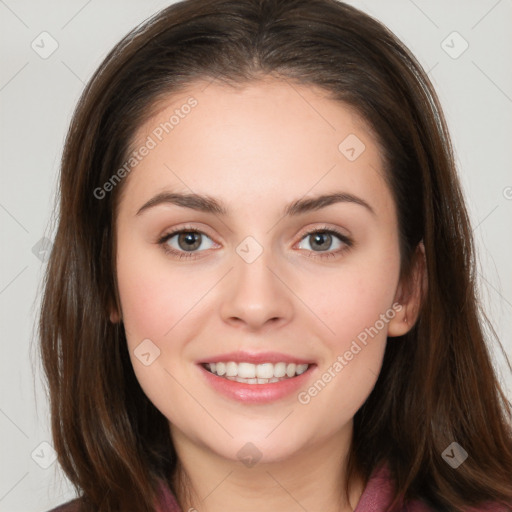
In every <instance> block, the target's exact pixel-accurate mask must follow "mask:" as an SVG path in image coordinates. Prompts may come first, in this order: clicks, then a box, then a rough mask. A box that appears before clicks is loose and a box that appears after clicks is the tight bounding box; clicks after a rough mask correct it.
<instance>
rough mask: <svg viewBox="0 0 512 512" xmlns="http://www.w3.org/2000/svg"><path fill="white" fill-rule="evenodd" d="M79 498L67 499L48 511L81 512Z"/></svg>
mask: <svg viewBox="0 0 512 512" xmlns="http://www.w3.org/2000/svg"><path fill="white" fill-rule="evenodd" d="M80 504H81V500H80V498H76V499H74V500H71V501H68V502H66V503H63V504H62V505H59V506H58V507H55V508H52V509H51V510H49V511H48V512H81V510H82V508H81V506H80Z"/></svg>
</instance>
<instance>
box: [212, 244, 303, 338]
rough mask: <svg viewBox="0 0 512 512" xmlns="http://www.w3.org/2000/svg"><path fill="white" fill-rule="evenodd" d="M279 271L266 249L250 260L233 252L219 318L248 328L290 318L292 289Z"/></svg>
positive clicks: (270, 324)
mask: <svg viewBox="0 0 512 512" xmlns="http://www.w3.org/2000/svg"><path fill="white" fill-rule="evenodd" d="M280 274H282V273H280V272H279V269H278V268H277V267H276V265H275V262H273V259H272V258H271V255H270V251H267V250H264V251H263V253H262V254H261V255H260V257H259V258H258V259H256V260H255V261H253V262H252V263H247V262H246V261H244V260H243V259H242V258H239V257H238V255H235V268H234V269H233V271H232V272H230V275H229V279H228V280H227V283H226V288H225V289H224V291H223V294H224V295H223V298H222V306H221V316H222V319H223V321H224V322H226V323H228V324H231V325H232V326H234V327H237V328H245V329H247V330H250V331H257V330H261V329H264V328H266V327H270V326H274V327H278V326H280V327H282V326H284V325H286V324H287V323H288V322H290V320H291V319H292V316H293V311H294V309H293V302H292V298H293V293H292V292H291V290H290V288H289V287H288V286H289V283H287V282H286V278H283V276H281V275H280ZM287 285H288V286H287Z"/></svg>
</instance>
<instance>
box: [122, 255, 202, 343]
mask: <svg viewBox="0 0 512 512" xmlns="http://www.w3.org/2000/svg"><path fill="white" fill-rule="evenodd" d="M120 249H121V250H120V251H119V256H118V258H117V276H118V284H119V295H120V300H121V310H122V315H123V322H124V326H125V329H126V332H127V337H128V342H129V344H130V345H133V344H134V343H137V340H142V339H145V338H149V339H151V340H154V341H155V343H157V344H158V343H159V341H160V340H163V338H165V336H166V335H169V333H170V331H171V330H172V329H174V326H176V325H177V324H179V322H180V321H181V319H182V318H183V317H184V316H185V315H186V314H187V312H188V311H190V310H191V309H192V308H193V307H194V305H195V304H197V303H198V302H199V301H200V300H201V297H202V296H203V295H204V293H205V290H207V285H208V283H205V276H204V274H201V275H200V273H198V272H190V271H185V270H183V267H182V268H181V269H180V268H179V266H176V265H175V266H174V270H172V271H171V270H170V269H171V267H170V266H169V263H168V262H167V260H166V258H165V257H162V255H159V254H156V257H155V253H156V251H147V250H146V251H142V250H141V251H137V248H136V247H134V248H132V249H133V250H126V251H124V254H130V256H129V257H125V256H124V254H123V252H122V248H120ZM127 249H128V248H127Z"/></svg>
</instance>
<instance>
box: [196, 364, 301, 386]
mask: <svg viewBox="0 0 512 512" xmlns="http://www.w3.org/2000/svg"><path fill="white" fill-rule="evenodd" d="M205 367H206V368H207V369H209V370H210V371H211V372H212V373H214V374H215V375H219V376H221V377H225V378H226V379H229V380H235V381H237V382H245V383H249V384H266V383H268V382H278V381H279V380H283V379H288V378H291V377H295V376H296V375H301V374H302V373H304V372H305V371H306V370H307V369H308V367H309V365H308V364H295V363H284V362H283V363H275V364H272V363H262V364H252V363H245V362H242V363H235V362H233V361H227V362H219V363H207V364H205Z"/></svg>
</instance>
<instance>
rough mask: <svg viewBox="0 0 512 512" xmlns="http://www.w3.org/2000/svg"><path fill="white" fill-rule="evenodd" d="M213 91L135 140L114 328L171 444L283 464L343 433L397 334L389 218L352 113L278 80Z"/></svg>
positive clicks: (384, 192) (399, 313)
mask: <svg viewBox="0 0 512 512" xmlns="http://www.w3.org/2000/svg"><path fill="white" fill-rule="evenodd" d="M206 85H207V84H204V83H202V84H199V83H198V84H196V85H194V86H191V87H190V88H189V89H188V90H187V91H186V92H184V93H183V94H180V95H179V96H173V97H172V98H169V100H168V102H167V103H165V104H162V105H160V108H159V109H158V113H157V114H156V115H155V116H154V117H153V118H152V119H151V120H150V121H149V122H147V123H146V124H145V125H144V126H142V127H141V128H140V129H139V130H138V132H137V136H136V138H135V141H134V144H133V147H134V148H135V149H136V150H137V151H138V153H137V156H136V158H137V162H136V165H135V166H134V167H133V170H131V171H130V173H129V175H128V176H127V177H125V178H124V179H125V180H126V182H125V183H123V187H124V188H123V194H122V196H121V200H120V203H119V209H118V215H117V219H116V235H117V247H116V262H117V278H118V284H119V296H120V302H121V311H120V312H114V311H113V312H112V316H111V319H112V320H113V321H118V320H119V318H120V317H122V319H123V322H124V326H125V329H126V334H127V340H128V348H129V351H130V357H131V360H132V364H133V368H134V371H135V373H136V376H137V379H138V380H139V382H140V385H141V387H142V389H143V390H144V392H145V393H146V395H147V396H148V397H149V399H150V400H151V401H152V402H153V404H154V405H155V406H156V407H157V408H158V409H159V410H160V411H161V412H162V413H163V414H164V415H165V416H166V417H167V418H168V420H169V422H170V424H171V431H172V433H173V436H181V437H182V438H184V439H187V440H188V441H190V442H191V443H193V444H194V445H196V446H200V447H201V449H204V450H208V451H209V452H212V453H215V454H217V455H219V456H221V457H224V458H226V459H230V460H233V461H235V460H237V459H240V457H241V456H243V453H244V452H243V450H254V448H248V446H249V445H247V443H249V442H250V443H252V444H253V445H254V446H255V447H257V450H258V452H259V455H258V456H261V457H262V459H261V460H262V462H265V461H266V462H272V461H274V460H283V459H286V458H287V457H291V456H292V455H293V454H295V453H298V452H300V451H301V450H302V449H304V447H306V446H312V445H315V444H318V443H322V442H324V443H325V442H329V440H334V439H336V438H338V437H339V436H340V435H341V434H342V433H343V432H347V431H348V430H350V428H351V425H352V418H353V416H354V414H355V413H356V412H357V410H358V409H359V408H360V407H361V405H362V404H363V402H364V401H365V399H366V398H367V397H368V395H369V394H370V392H371V390H372V388H373V386H374V384H375V382H376V380H377V376H378V374H379V371H380V368H381V363H382V358H383V354H384V349H385V345H386V340H387V336H388V335H389V336H392V335H397V334H403V332H404V329H405V327H404V323H403V312H404V308H403V307H402V306H398V305H397V297H398V293H399V288H400V283H399V271H400V256H399V243H398V225H397V217H396V210H395V205H394V202H393V199H392V194H391V191H390V190H389V189H388V186H387V184H386V181H385V179H384V174H383V172H384V171H383V162H382V160H381V155H380V152H379V148H378V146H377V143H376V141H375V139H374V138H373V136H372V135H371V133H370V131H369V130H368V128H367V127H366V125H365V123H364V122H363V121H362V120H361V119H360V118H359V116H358V115H357V114H356V113H355V112H354V111H353V110H351V109H350V108H348V107H347V106H345V105H343V104H341V103H339V102H334V101H333V100H330V99H328V98H327V97H325V96H324V95H323V94H322V93H321V92H320V91H319V90H316V89H314V88H311V87H306V86H298V85H293V87H292V86H291V85H290V84H288V83H287V82H285V81H278V80H267V81H261V82H253V83H251V84H249V85H246V86H244V87H241V88H236V89H235V88H230V87H228V86H225V85H216V84H215V83H212V84H210V85H208V86H206ZM191 98H192V99H191ZM186 105H188V106H186ZM172 116H174V117H172ZM165 123H167V124H165ZM142 147H146V148H147V149H146V150H142V149H141V148H142ZM321 196H325V197H324V199H323V200H322V199H319V198H320V197H321ZM390 342H392V341H390ZM211 362H216V365H215V366H214V367H209V366H207V367H206V368H205V365H204V363H211ZM226 363H228V364H226ZM237 363H242V364H237ZM306 365H308V366H307V367H306ZM208 368H209V369H208ZM305 368H307V369H306V370H305V371H304V369H305ZM212 369H213V370H214V371H215V372H218V373H223V372H226V373H224V375H223V376H220V375H216V374H214V373H211V370H212ZM300 372H303V373H300ZM235 373H236V376H238V378H239V379H243V382H238V381H237V380H236V376H235V375H233V374H235ZM297 373H300V375H297ZM283 374H284V375H283ZM227 375H230V376H231V377H232V378H231V379H229V378H227ZM270 375H272V377H270ZM233 377H234V379H233ZM246 379H247V380H249V381H248V382H246ZM258 379H262V380H258ZM268 379H270V380H268ZM276 379H277V382H275V380H276ZM278 425H279V426H278ZM277 426H278V427H277ZM276 427H277V428H276ZM347 429H348V430H347ZM241 449H242V452H240V450H241Z"/></svg>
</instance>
